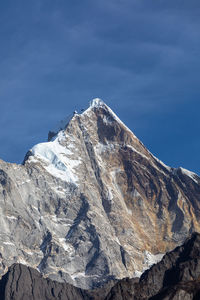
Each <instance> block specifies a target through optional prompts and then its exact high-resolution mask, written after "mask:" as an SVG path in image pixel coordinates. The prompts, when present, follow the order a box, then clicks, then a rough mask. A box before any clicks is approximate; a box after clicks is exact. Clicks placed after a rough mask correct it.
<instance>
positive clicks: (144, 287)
mask: <svg viewBox="0 0 200 300" xmlns="http://www.w3.org/2000/svg"><path fill="white" fill-rule="evenodd" d="M199 297H200V234H198V233H194V234H193V235H192V236H191V238H190V239H188V240H186V242H185V243H184V244H183V245H182V246H180V247H177V248H176V249H175V250H173V251H172V252H169V253H167V254H166V255H165V256H164V257H163V259H162V260H161V262H159V263H157V264H156V265H154V266H152V267H151V268H150V269H149V270H147V271H146V272H145V273H144V274H143V275H142V276H141V278H140V280H139V282H138V283H134V281H133V280H132V279H128V278H127V279H124V280H122V281H119V282H118V283H117V284H116V285H115V286H114V287H113V288H112V290H111V292H110V293H109V295H108V296H107V297H106V300H114V299H115V300H118V299H119V300H120V299H123V300H130V299H132V300H147V299H151V300H162V299H163V300H164V299H165V300H172V299H173V300H178V299H185V300H190V299H191V300H192V299H194V300H195V299H199Z"/></svg>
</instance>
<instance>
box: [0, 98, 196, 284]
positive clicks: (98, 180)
mask: <svg viewBox="0 0 200 300" xmlns="http://www.w3.org/2000/svg"><path fill="white" fill-rule="evenodd" d="M199 200H200V178H199V177H198V176H197V175H196V174H194V173H192V172H189V171H187V170H184V169H182V168H179V169H172V168H170V167H167V166H165V165H164V164H163V163H162V162H160V161H159V160H158V159H156V158H155V157H154V156H153V155H152V154H151V153H150V152H149V151H148V150H147V149H146V148H145V147H144V145H143V144H142V143H141V142H140V141H139V140H138V139H137V138H136V136H135V135H134V134H133V133H132V132H131V131H130V130H129V129H128V128H127V127H126V126H125V125H124V124H123V123H122V122H121V121H120V120H119V119H118V118H117V117H116V116H115V114H114V113H113V112H112V111H111V110H110V109H109V108H108V107H107V106H106V105H105V104H104V103H103V102H101V101H100V100H94V101H93V103H92V104H91V106H90V107H89V108H88V109H87V110H86V111H85V112H83V113H82V114H74V116H73V117H72V119H71V120H70V121H69V122H68V124H67V126H66V128H64V129H63V130H61V131H60V132H59V133H58V134H57V135H56V136H54V137H53V139H52V140H51V141H49V142H48V143H41V144H38V145H36V146H35V147H33V149H31V150H30V151H29V152H28V153H27V155H26V157H25V160H24V163H23V165H16V164H9V163H6V162H4V161H0V214H1V218H0V271H1V274H4V273H5V272H6V271H7V268H8V267H9V266H10V265H12V264H13V263H16V262H18V263H21V264H25V265H28V266H31V267H33V268H37V269H38V270H39V271H40V272H41V273H42V274H43V275H44V276H46V277H49V278H51V279H53V280H57V281H61V282H63V281H66V282H69V283H71V284H74V285H76V286H78V287H81V288H87V289H88V288H92V287H95V286H99V285H102V284H103V283H105V282H107V281H108V280H110V279H115V278H117V279H120V278H123V277H134V276H138V275H139V274H141V272H142V271H143V270H145V269H146V268H148V267H149V266H150V265H151V264H152V263H154V262H156V261H158V260H160V259H161V258H162V254H164V253H165V252H166V251H168V250H171V249H173V248H174V247H175V246H176V245H178V244H181V243H182V242H183V241H184V239H185V237H186V236H187V235H188V233H190V232H192V231H200V223H199V216H200V201H199Z"/></svg>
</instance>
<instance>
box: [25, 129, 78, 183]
mask: <svg viewBox="0 0 200 300" xmlns="http://www.w3.org/2000/svg"><path fill="white" fill-rule="evenodd" d="M64 140H65V134H64V132H63V131H61V132H59V133H58V135H57V136H56V138H55V139H54V140H53V141H50V142H47V143H40V144H37V145H35V146H34V147H33V148H32V149H31V152H32V154H33V155H34V158H35V159H36V160H37V159H39V160H42V161H44V162H45V164H44V167H45V169H46V170H47V171H48V172H49V173H50V174H51V175H53V176H55V177H59V178H61V179H62V180H63V181H67V182H71V183H74V184H76V183H77V181H78V178H77V176H76V175H75V170H74V168H76V167H77V166H78V165H79V164H80V163H81V160H80V159H79V160H75V159H73V153H72V152H71V151H70V150H69V149H67V148H66V147H65V146H63V145H62V143H63V141H64Z"/></svg>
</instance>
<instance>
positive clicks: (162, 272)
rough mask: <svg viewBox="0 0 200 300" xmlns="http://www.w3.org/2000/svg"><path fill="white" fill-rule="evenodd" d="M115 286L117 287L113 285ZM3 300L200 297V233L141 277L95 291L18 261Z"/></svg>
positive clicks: (6, 279)
mask: <svg viewBox="0 0 200 300" xmlns="http://www.w3.org/2000/svg"><path fill="white" fill-rule="evenodd" d="M113 285H114V286H113ZM0 295H1V297H0V299H1V300H12V299H13V300H23V299H24V300H27V299H29V300H45V299H48V300H67V299H69V300H182V299H185V300H197V299H199V297H200V234H198V233H194V234H193V235H192V236H191V238H190V239H187V240H186V241H185V243H184V244H183V245H182V246H180V247H177V248H176V249H175V250H173V251H171V252H169V253H167V254H166V255H165V256H164V257H163V259H162V260H161V262H159V263H157V264H155V265H153V266H152V267H151V268H150V269H149V270H147V271H145V273H144V274H143V275H142V276H141V278H140V280H139V279H129V278H126V279H123V280H120V281H119V282H117V283H116V284H114V282H110V283H109V284H107V285H105V286H103V287H102V288H99V289H94V290H82V289H79V288H76V287H74V286H72V285H70V284H67V283H59V282H55V281H52V280H50V279H48V278H43V277H42V276H41V274H40V273H39V272H38V271H36V270H34V269H32V268H30V267H26V266H24V265H20V264H14V265H12V266H11V267H10V268H9V271H8V272H7V274H5V275H4V276H3V278H2V279H1V281H0Z"/></svg>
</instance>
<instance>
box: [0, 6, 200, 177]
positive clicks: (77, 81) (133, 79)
mask: <svg viewBox="0 0 200 300" xmlns="http://www.w3.org/2000/svg"><path fill="white" fill-rule="evenodd" d="M199 16H200V2H199V0H196V1H194V0H190V1H188V0H168V1H166V0H165V1H163V0H156V1H155V0H145V1H144V0H109V1H107V0H73V1H70V0H69V1H66V0H30V1H27V0H18V1H13V0H2V1H1V2H0V104H1V106H0V107H1V118H0V145H1V146H0V157H1V158H2V159H4V160H6V161H9V162H21V161H22V160H23V158H24V155H25V153H26V152H27V150H28V149H29V148H30V147H32V146H33V145H34V144H36V143H38V142H42V141H45V140H46V138H47V134H48V130H49V129H51V128H53V127H54V126H55V125H56V124H57V123H58V122H59V120H61V119H63V118H65V116H67V115H69V114H70V113H71V112H73V111H74V110H75V109H79V108H80V109H81V108H86V107H87V106H88V102H89V101H90V100H91V99H92V98H96V97H99V98H102V99H103V100H104V101H105V102H106V103H107V104H108V105H109V106H110V107H111V108H112V109H113V110H114V111H115V113H117V114H118V116H119V117H120V118H121V119H122V121H124V122H125V123H126V124H127V125H128V126H129V128H130V129H131V130H132V131H133V132H134V133H135V134H136V135H137V136H138V137H139V138H140V139H141V140H142V142H143V143H144V144H145V145H146V146H147V147H148V148H149V150H150V151H151V152H152V153H153V154H154V155H156V156H157V157H158V158H159V159H161V160H162V161H164V162H165V163H166V164H168V165H170V166H173V167H178V166H182V167H184V168H187V169H189V170H192V171H194V172H197V173H200V172H199V166H200V156H199V152H200V139H199V132H200V119H199V111H200V17H199Z"/></svg>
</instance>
